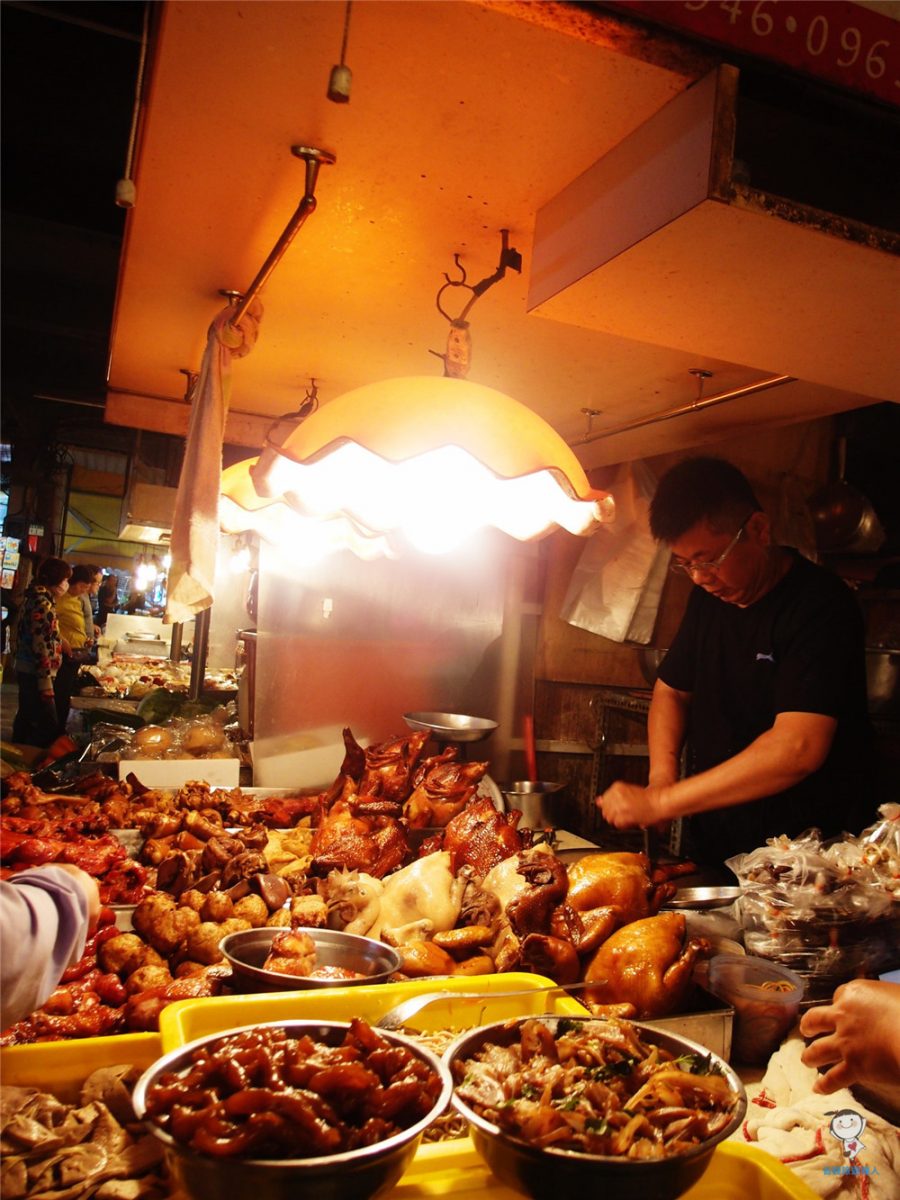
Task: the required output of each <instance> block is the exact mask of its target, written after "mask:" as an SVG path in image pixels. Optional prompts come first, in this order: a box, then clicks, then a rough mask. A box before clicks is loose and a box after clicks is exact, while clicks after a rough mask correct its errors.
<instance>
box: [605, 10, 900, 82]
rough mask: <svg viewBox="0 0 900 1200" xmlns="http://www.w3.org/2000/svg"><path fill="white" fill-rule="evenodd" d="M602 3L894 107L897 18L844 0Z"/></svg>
mask: <svg viewBox="0 0 900 1200" xmlns="http://www.w3.org/2000/svg"><path fill="white" fill-rule="evenodd" d="M604 7H606V8H610V9H615V10H616V11H617V12H621V13H623V14H625V15H629V14H630V15H633V16H636V17H646V18H647V19H648V20H649V21H652V22H654V23H655V24H658V25H664V26H666V27H667V28H669V29H674V30H677V31H680V32H682V33H686V34H690V35H691V36H692V37H696V38H701V39H703V40H704V41H708V42H714V43H716V44H717V45H719V46H728V47H731V48H732V49H734V50H739V51H741V52H742V53H745V54H753V55H755V56H756V57H758V58H763V59H768V60H769V61H771V62H776V63H780V64H781V65H782V66H785V67H790V68H792V69H793V70H795V71H798V72H801V73H803V74H806V75H810V76H812V77H813V78H815V79H819V80H822V81H823V82H825V83H830V84H833V85H835V86H837V87H840V88H843V89H845V90H847V91H852V92H859V93H862V94H863V95H867V96H871V97H874V98H875V99H878V100H881V101H883V102H885V103H887V104H890V105H894V106H897V105H900V22H898V21H895V20H893V19H892V18H891V17H889V16H888V15H887V14H885V13H881V12H877V11H874V10H872V9H870V8H863V7H862V5H860V4H853V3H851V2H850V0H618V2H616V3H608V4H606V5H605V6H604Z"/></svg>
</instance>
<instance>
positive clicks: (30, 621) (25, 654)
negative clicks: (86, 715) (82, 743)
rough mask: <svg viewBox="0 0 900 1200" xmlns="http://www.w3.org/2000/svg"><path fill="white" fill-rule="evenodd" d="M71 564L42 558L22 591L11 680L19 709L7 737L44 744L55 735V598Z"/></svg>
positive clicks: (57, 661)
mask: <svg viewBox="0 0 900 1200" xmlns="http://www.w3.org/2000/svg"><path fill="white" fill-rule="evenodd" d="M71 573H72V568H71V567H70V566H69V564H68V563H67V562H63V560H62V559H61V558H45V559H44V561H43V562H42V563H41V564H40V566H39V567H38V568H37V571H36V573H35V576H34V582H33V583H32V584H31V585H30V586H29V587H28V588H27V589H26V592H25V598H24V600H23V602H22V607H21V608H20V610H19V615H18V619H17V621H16V660H15V661H16V680H17V682H18V685H19V707H18V710H17V712H16V715H15V719H14V721H13V741H14V742H19V743H21V744H24V745H29V746H49V745H50V743H51V742H52V741H53V739H54V738H55V737H56V736H57V734H58V733H59V728H60V726H59V717H58V715H57V711H56V698H55V696H54V691H53V684H54V681H55V679H56V673H57V671H58V670H59V666H60V662H61V661H62V640H61V638H60V634H59V623H58V621H57V617H56V600H57V598H58V597H59V596H63V595H65V593H66V591H67V589H68V586H69V576H70V575H71Z"/></svg>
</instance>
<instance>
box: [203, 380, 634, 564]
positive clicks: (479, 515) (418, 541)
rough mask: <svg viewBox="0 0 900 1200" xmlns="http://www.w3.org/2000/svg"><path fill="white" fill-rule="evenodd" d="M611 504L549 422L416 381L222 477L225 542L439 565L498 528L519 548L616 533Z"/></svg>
mask: <svg viewBox="0 0 900 1200" xmlns="http://www.w3.org/2000/svg"><path fill="white" fill-rule="evenodd" d="M614 514H615V506H614V504H613V500H612V497H611V496H610V495H609V494H608V493H606V492H600V491H596V490H595V489H593V488H591V486H590V484H589V483H588V480H587V476H586V475H585V473H584V471H583V469H582V467H581V464H580V463H579V462H578V460H577V458H576V457H575V455H574V454H573V452H572V451H571V450H570V448H569V447H568V446H567V445H566V444H565V442H564V441H563V440H562V438H560V436H559V435H558V434H557V433H556V432H555V430H553V429H552V428H551V427H550V426H549V425H548V424H547V423H546V422H545V421H543V420H542V419H541V418H540V417H538V416H537V414H536V413H534V412H532V411H531V409H529V408H526V407H525V405H523V404H520V403H519V402H518V401H516V400H513V399H511V398H510V397H509V396H506V395H504V394H503V393H502V392H497V391H494V390H493V389H492V388H486V387H482V386H481V385H479V384H475V383H470V382H469V381H468V380H459V379H446V378H432V377H430V376H421V377H419V376H415V377H407V378H402V379H388V380H384V381H382V382H380V383H373V384H368V385H366V386H365V387H361V388H356V389H355V390H354V391H352V392H347V393H345V394H344V395H343V396H340V397H338V398H337V399H336V400H333V401H331V402H330V403H329V404H327V405H325V406H323V407H322V408H320V409H319V410H318V411H317V412H315V413H313V414H312V416H310V417H308V418H307V419H306V420H305V421H303V422H302V423H301V424H300V425H298V426H297V428H296V429H294V430H293V431H292V432H291V434H290V435H289V436H288V437H287V438H286V439H285V441H284V443H283V444H282V445H280V446H276V445H274V444H272V443H269V444H267V445H266V446H265V447H264V449H263V451H262V454H261V455H260V456H259V458H258V459H250V460H247V461H245V462H241V463H237V464H235V466H233V467H230V468H228V470H227V471H225V472H224V473H223V476H222V497H221V505H220V517H221V521H222V527H223V529H224V530H225V531H226V532H229V533H238V532H244V531H246V530H255V531H256V532H257V533H259V534H260V535H261V536H262V537H264V538H266V539H267V540H268V541H271V542H273V543H276V544H278V543H286V542H287V541H289V543H290V545H291V546H292V548H293V547H297V546H298V545H299V543H300V541H301V539H302V540H303V542H304V544H308V545H309V546H310V547H312V546H314V547H316V549H315V550H312V551H311V552H312V553H316V554H318V553H322V552H326V551H327V550H328V549H339V548H346V549H351V550H353V552H354V553H355V554H358V555H359V556H360V557H362V558H373V557H377V556H378V555H382V554H384V555H388V556H395V555H397V554H399V553H401V552H402V550H403V548H404V547H405V546H411V547H414V548H415V549H417V550H420V551H423V552H425V553H431V554H435V553H442V552H445V551H449V550H451V549H453V548H454V547H455V546H457V545H459V544H460V543H461V542H462V541H463V540H465V538H466V537H468V536H469V535H470V534H471V533H473V532H474V531H475V530H477V529H480V528H483V527H485V526H489V525H493V526H496V528H498V529H501V530H502V531H503V532H505V533H507V534H509V535H510V536H511V537H514V538H517V539H519V540H520V541H527V540H530V539H532V538H537V537H540V536H541V535H543V534H545V533H548V532H549V531H550V530H551V529H553V528H555V527H557V526H560V527H562V528H564V529H567V530H569V532H570V533H574V534H588V533H591V532H592V531H593V530H594V529H595V528H596V526H597V525H598V523H600V522H601V521H609V520H612V518H613V516H614Z"/></svg>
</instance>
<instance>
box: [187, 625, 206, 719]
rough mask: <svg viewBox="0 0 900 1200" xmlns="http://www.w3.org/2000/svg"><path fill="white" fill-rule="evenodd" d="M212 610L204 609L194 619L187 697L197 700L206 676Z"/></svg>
mask: <svg viewBox="0 0 900 1200" xmlns="http://www.w3.org/2000/svg"><path fill="white" fill-rule="evenodd" d="M211 612H212V608H211V607H210V608H204V609H203V611H202V612H198V613H197V615H196V617H195V618H194V652H193V654H192V655H191V682H190V686H189V687H188V696H189V697H190V699H191V700H199V699H200V693H201V692H202V691H203V679H204V677H205V675H206V656H207V654H208V653H209V618H210V614H211Z"/></svg>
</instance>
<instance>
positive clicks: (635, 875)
mask: <svg viewBox="0 0 900 1200" xmlns="http://www.w3.org/2000/svg"><path fill="white" fill-rule="evenodd" d="M675 890H676V889H675V886H674V885H673V884H668V883H664V884H654V883H653V882H652V880H651V878H650V860H649V858H648V857H647V855H646V854H631V853H627V852H621V853H616V854H586V855H585V856H584V857H583V858H580V859H579V860H578V861H577V862H575V863H572V865H571V866H570V867H569V893H568V896H567V897H566V903H567V904H568V905H569V907H570V908H572V909H574V910H575V912H576V913H578V914H580V916H581V918H582V920H583V921H584V922H585V924H586V925H589V926H590V928H591V931H592V934H593V937H594V944H599V942H600V941H603V940H605V939H606V938H607V937H609V935H610V934H611V933H612V932H613V931H614V930H616V929H618V928H620V927H621V926H622V925H627V924H628V923H629V922H631V921H639V920H641V919H642V918H644V917H650V916H653V914H654V913H656V912H658V911H659V907H660V905H661V904H662V902H663V900H665V899H667V898H668V897H669V896H671V895H674V893H675Z"/></svg>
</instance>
